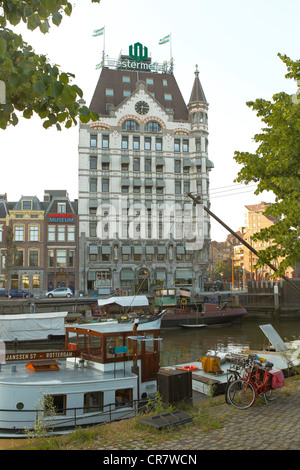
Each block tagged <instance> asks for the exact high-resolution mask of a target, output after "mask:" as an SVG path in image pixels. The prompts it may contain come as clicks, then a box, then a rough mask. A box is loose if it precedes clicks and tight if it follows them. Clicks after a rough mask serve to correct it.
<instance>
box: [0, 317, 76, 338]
mask: <svg viewBox="0 0 300 470" xmlns="http://www.w3.org/2000/svg"><path fill="white" fill-rule="evenodd" d="M67 315H68V312H54V313H32V314H31V313H28V314H20V315H18V314H16V315H0V341H15V340H17V341H34V340H43V339H48V336H49V335H54V336H64V335H65V317H66V316H67Z"/></svg>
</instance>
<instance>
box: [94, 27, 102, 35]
mask: <svg viewBox="0 0 300 470" xmlns="http://www.w3.org/2000/svg"><path fill="white" fill-rule="evenodd" d="M102 34H104V26H103V28H100V29H94V31H93V36H94V37H95V36H102Z"/></svg>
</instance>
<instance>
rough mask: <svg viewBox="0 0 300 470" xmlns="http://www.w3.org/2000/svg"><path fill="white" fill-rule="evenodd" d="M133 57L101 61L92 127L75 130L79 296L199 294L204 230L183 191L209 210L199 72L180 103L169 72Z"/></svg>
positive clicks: (208, 164) (92, 106) (205, 250)
mask: <svg viewBox="0 0 300 470" xmlns="http://www.w3.org/2000/svg"><path fill="white" fill-rule="evenodd" d="M137 44H138V45H139V46H140V47H142V46H141V45H140V44H139V43H137ZM135 46H136V45H135ZM135 59H136V60H133V58H132V56H129V55H128V56H121V57H120V59H119V61H107V63H105V66H104V67H103V69H102V71H101V74H100V78H99V81H98V84H97V86H96V89H95V92H94V95H93V98H92V101H91V103H90V106H89V107H90V110H92V111H95V112H97V113H98V114H99V120H98V121H97V122H93V123H90V124H86V125H83V124H81V125H80V135H79V201H78V202H79V206H78V214H79V237H80V241H79V246H80V253H79V257H80V262H79V264H80V266H79V279H80V291H81V292H83V293H85V294H86V293H92V292H95V291H96V292H98V293H105V292H107V293H108V292H113V291H115V290H116V289H119V290H121V291H126V292H129V293H133V292H136V291H137V288H140V290H139V292H151V289H152V288H153V287H154V286H156V285H164V286H166V287H173V286H175V285H176V286H185V287H189V288H190V289H193V290H195V291H196V292H197V291H199V289H200V288H201V286H202V278H203V275H204V273H205V271H206V269H207V265H208V257H209V242H210V224H209V218H208V216H207V215H206V214H203V213H202V211H201V210H198V209H200V206H197V207H194V206H193V205H192V201H191V199H190V198H189V197H187V196H186V193H187V192H192V193H193V194H195V195H196V194H199V195H201V197H202V199H203V202H204V204H205V205H209V171H210V170H211V168H213V163H212V162H211V161H210V160H209V159H208V121H207V112H208V103H207V101H206V98H205V95H204V92H203V89H202V86H201V83H200V80H199V72H198V71H197V70H196V72H195V78H194V84H193V88H192V92H191V96H190V100H189V103H188V104H187V105H186V104H185V102H184V100H183V97H182V94H181V91H180V89H179V87H178V85H177V83H176V80H175V77H174V75H173V72H172V68H171V69H169V70H168V69H167V66H166V65H165V64H164V65H163V66H162V67H161V68H162V69H163V70H157V68H155V66H157V64H153V66H152V63H151V59H149V58H148V57H146V59H144V60H140V61H139V60H137V58H135Z"/></svg>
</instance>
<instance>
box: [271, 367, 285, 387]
mask: <svg viewBox="0 0 300 470" xmlns="http://www.w3.org/2000/svg"><path fill="white" fill-rule="evenodd" d="M269 374H270V375H271V377H272V388H281V387H283V386H284V375H283V372H282V370H280V369H273V370H269Z"/></svg>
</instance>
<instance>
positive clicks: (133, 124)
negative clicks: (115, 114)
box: [122, 119, 139, 131]
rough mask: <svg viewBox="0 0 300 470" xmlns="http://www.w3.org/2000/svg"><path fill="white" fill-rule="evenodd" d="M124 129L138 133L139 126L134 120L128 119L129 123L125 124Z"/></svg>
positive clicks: (125, 122)
mask: <svg viewBox="0 0 300 470" xmlns="http://www.w3.org/2000/svg"><path fill="white" fill-rule="evenodd" d="M122 129H124V130H126V131H138V130H139V125H138V123H137V122H136V121H133V120H132V119H127V121H124V122H123V124H122Z"/></svg>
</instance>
